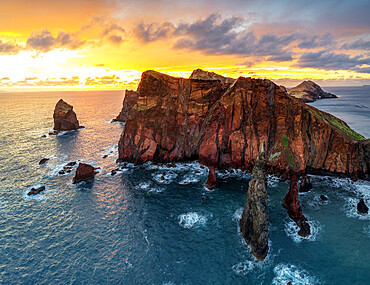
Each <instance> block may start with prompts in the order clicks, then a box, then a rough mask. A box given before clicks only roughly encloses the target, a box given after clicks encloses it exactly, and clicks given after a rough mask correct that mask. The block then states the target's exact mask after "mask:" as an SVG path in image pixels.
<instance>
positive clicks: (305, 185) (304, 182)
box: [299, 174, 312, 192]
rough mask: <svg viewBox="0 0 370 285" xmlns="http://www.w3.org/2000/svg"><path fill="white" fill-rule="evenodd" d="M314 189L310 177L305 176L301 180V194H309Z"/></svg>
mask: <svg viewBox="0 0 370 285" xmlns="http://www.w3.org/2000/svg"><path fill="white" fill-rule="evenodd" d="M311 189H312V183H311V181H310V177H309V176H308V175H307V174H305V175H303V176H302V178H301V183H300V185H299V192H308V191H310V190H311Z"/></svg>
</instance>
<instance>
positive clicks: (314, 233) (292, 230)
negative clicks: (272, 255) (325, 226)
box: [285, 217, 322, 243]
mask: <svg viewBox="0 0 370 285" xmlns="http://www.w3.org/2000/svg"><path fill="white" fill-rule="evenodd" d="M307 219H308V224H309V225H310V228H311V234H310V235H309V236H308V237H302V236H300V235H299V234H298V232H299V227H298V226H297V224H296V223H295V222H294V221H292V220H290V219H289V221H286V222H285V233H286V234H287V236H288V237H290V238H291V239H292V240H293V241H294V242H295V243H300V242H302V241H303V240H307V241H315V240H316V239H317V238H318V235H319V234H320V232H321V231H322V226H321V225H320V224H319V223H318V222H317V221H312V220H310V219H309V217H307Z"/></svg>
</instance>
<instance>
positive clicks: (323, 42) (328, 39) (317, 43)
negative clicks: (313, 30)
mask: <svg viewBox="0 0 370 285" xmlns="http://www.w3.org/2000/svg"><path fill="white" fill-rule="evenodd" d="M335 44H336V41H335V39H334V36H333V35H332V34H331V33H326V34H324V35H314V36H312V37H305V38H304V39H303V40H302V41H301V42H300V43H299V44H298V45H297V46H298V47H299V48H302V49H311V48H317V47H327V46H333V45H335Z"/></svg>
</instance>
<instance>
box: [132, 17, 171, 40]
mask: <svg viewBox="0 0 370 285" xmlns="http://www.w3.org/2000/svg"><path fill="white" fill-rule="evenodd" d="M174 31H175V26H174V25H173V24H172V23H169V22H164V23H161V24H156V23H152V24H144V23H140V24H138V25H137V26H136V27H135V29H134V35H135V36H136V37H137V38H138V39H139V40H140V41H141V42H144V43H149V42H153V41H157V40H160V39H165V38H168V37H170V36H172V35H173V33H174Z"/></svg>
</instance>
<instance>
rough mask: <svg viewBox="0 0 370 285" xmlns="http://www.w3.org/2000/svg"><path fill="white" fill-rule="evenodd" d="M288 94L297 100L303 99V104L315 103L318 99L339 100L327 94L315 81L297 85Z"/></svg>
mask: <svg viewBox="0 0 370 285" xmlns="http://www.w3.org/2000/svg"><path fill="white" fill-rule="evenodd" d="M288 93H289V94H290V95H292V96H294V97H296V98H299V99H301V100H302V101H303V102H305V103H307V102H314V101H315V100H317V99H324V98H338V97H337V96H336V95H334V94H332V93H328V92H325V91H324V90H322V89H321V87H320V86H319V85H317V84H316V83H315V82H313V81H310V80H308V81H303V82H302V83H301V84H299V85H297V86H296V87H293V88H291V89H289V90H288Z"/></svg>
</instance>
